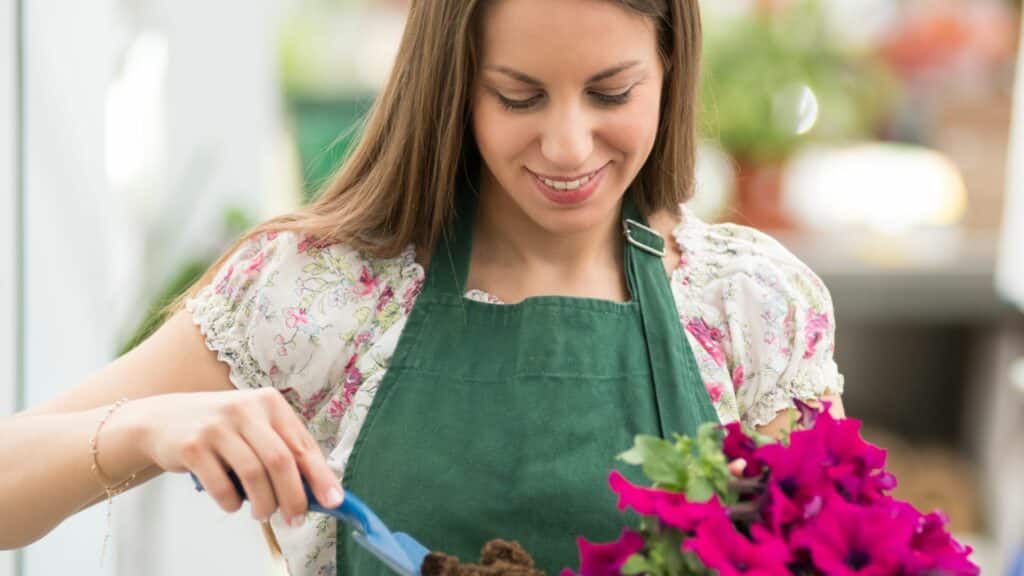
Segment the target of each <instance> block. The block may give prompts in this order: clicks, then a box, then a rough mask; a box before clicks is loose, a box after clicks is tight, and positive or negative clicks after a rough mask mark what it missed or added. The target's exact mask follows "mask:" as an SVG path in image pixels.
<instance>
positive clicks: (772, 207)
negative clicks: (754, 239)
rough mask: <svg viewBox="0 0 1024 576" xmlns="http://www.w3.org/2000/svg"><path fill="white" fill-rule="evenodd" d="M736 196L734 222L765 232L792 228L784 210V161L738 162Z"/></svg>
mask: <svg viewBox="0 0 1024 576" xmlns="http://www.w3.org/2000/svg"><path fill="white" fill-rule="evenodd" d="M736 164H737V171H736V196H735V200H734V203H733V210H732V211H731V212H732V217H731V218H730V220H732V221H733V222H736V223H737V224H744V225H746V226H752V227H754V228H759V229H762V230H778V229H791V228H793V227H794V223H793V220H792V219H791V218H790V217H789V216H788V215H787V214H786V213H785V211H784V208H783V202H782V199H783V187H782V174H783V169H784V165H783V163H782V162H773V163H763V162H754V161H750V160H738V161H737V163H736Z"/></svg>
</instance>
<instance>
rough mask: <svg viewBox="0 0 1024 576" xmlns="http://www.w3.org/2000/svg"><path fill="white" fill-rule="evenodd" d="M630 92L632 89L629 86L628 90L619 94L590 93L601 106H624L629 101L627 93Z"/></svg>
mask: <svg viewBox="0 0 1024 576" xmlns="http://www.w3.org/2000/svg"><path fill="white" fill-rule="evenodd" d="M632 91H633V87H632V86H630V88H629V90H626V91H625V92H619V93H618V94H606V93H604V92H591V94H592V95H593V96H594V98H597V100H598V102H601V103H602V104H625V103H626V102H628V101H629V93H630V92H632Z"/></svg>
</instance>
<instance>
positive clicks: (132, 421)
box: [97, 398, 154, 483]
mask: <svg viewBox="0 0 1024 576" xmlns="http://www.w3.org/2000/svg"><path fill="white" fill-rule="evenodd" d="M146 404H147V402H146V399H145V398H139V399H135V400H129V401H128V402H125V403H124V404H122V405H121V406H119V407H118V408H117V409H116V410H115V411H114V412H113V413H111V414H110V417H109V418H108V419H107V421H106V423H105V424H103V427H102V429H101V430H100V431H99V436H98V438H97V440H98V443H99V455H98V461H99V464H100V466H101V467H102V469H103V471H104V472H105V473H106V474H107V475H109V476H110V478H111V479H113V480H114V482H115V483H116V482H122V481H124V480H125V479H127V478H128V477H130V476H131V475H132V474H133V473H135V472H138V471H140V470H143V469H146V468H149V467H150V466H152V465H153V464H154V461H153V459H152V457H151V456H150V451H149V449H148V446H149V439H150V437H151V435H152V427H151V425H150V422H149V419H148V418H147V417H146V413H147V411H146V409H145V405H146ZM115 454H116V455H118V456H117V457H112V456H114V455H115Z"/></svg>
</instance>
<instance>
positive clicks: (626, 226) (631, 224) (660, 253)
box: [622, 218, 665, 258]
mask: <svg viewBox="0 0 1024 576" xmlns="http://www.w3.org/2000/svg"><path fill="white" fill-rule="evenodd" d="M634 228H635V229H637V230H641V231H643V232H645V233H647V234H650V235H652V236H653V237H654V238H657V239H658V241H659V242H660V246H658V247H655V246H651V245H649V244H645V243H644V242H643V241H642V240H638V239H637V238H635V237H634V236H633V229H634ZM622 230H623V232H625V233H626V241H627V242H629V243H630V244H632V245H633V246H636V247H637V248H639V249H641V250H643V251H644V252H647V253H648V254H654V255H655V256H657V257H659V258H664V257H665V238H664V237H663V236H662V235H661V234H658V232H656V231H655V230H653V229H651V228H648V227H647V226H644V225H643V224H641V223H639V222H637V221H636V220H633V219H632V218H626V219H625V220H623V222H622Z"/></svg>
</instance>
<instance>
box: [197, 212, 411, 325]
mask: <svg viewBox="0 0 1024 576" xmlns="http://www.w3.org/2000/svg"><path fill="white" fill-rule="evenodd" d="M422 277H423V269H422V267H421V266H420V265H419V264H417V263H416V261H415V252H414V250H413V249H412V247H411V246H410V247H408V248H406V249H405V250H404V251H403V252H402V253H401V254H399V255H397V256H394V257H375V256H371V255H368V254H366V253H364V252H361V251H358V250H356V249H354V248H352V247H351V246H349V245H348V244H345V243H331V244H327V243H322V242H318V241H317V240H316V239H314V238H313V237H311V236H309V235H307V234H302V233H299V232H294V231H280V232H267V233H262V234H258V235H255V236H252V237H249V238H247V239H246V240H245V241H244V242H242V243H241V244H240V245H239V246H237V247H236V248H235V249H234V250H233V251H232V252H231V253H230V254H228V256H227V258H226V259H225V260H224V262H223V263H222V264H221V266H220V267H219V268H218V270H217V272H216V276H215V277H214V279H213V280H212V281H211V282H210V284H209V285H207V286H205V287H204V288H203V289H202V291H201V292H200V294H199V296H202V297H204V298H200V297H199V296H197V297H196V298H194V299H192V300H190V301H189V304H190V306H193V307H194V305H195V302H197V301H199V300H205V301H216V300H228V301H232V302H235V303H242V302H244V301H246V300H247V299H251V298H253V297H257V296H264V297H269V296H276V297H278V298H280V299H283V300H293V301H294V303H295V304H298V305H300V306H301V307H304V308H309V307H310V305H312V304H313V303H315V302H316V301H317V300H318V297H319V296H322V295H325V294H326V295H330V296H331V301H330V302H328V303H325V306H324V309H327V308H337V307H341V306H342V305H343V304H355V303H359V302H361V301H364V300H367V299H373V298H374V297H377V296H380V295H381V294H382V292H386V291H387V289H391V290H392V291H394V290H395V289H396V288H400V287H407V286H412V285H415V284H418V283H419V281H421V279H422ZM275 303H281V302H275Z"/></svg>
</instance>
